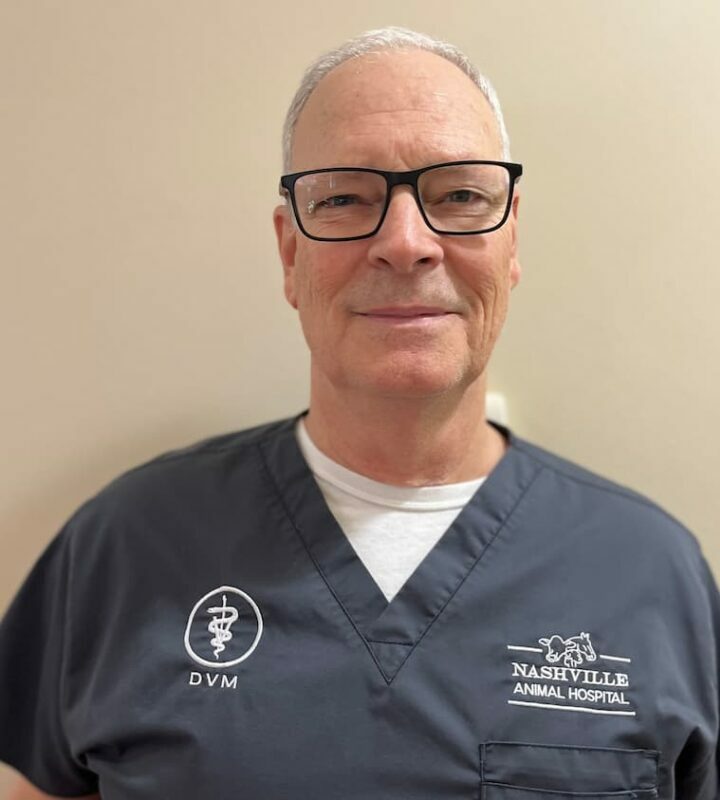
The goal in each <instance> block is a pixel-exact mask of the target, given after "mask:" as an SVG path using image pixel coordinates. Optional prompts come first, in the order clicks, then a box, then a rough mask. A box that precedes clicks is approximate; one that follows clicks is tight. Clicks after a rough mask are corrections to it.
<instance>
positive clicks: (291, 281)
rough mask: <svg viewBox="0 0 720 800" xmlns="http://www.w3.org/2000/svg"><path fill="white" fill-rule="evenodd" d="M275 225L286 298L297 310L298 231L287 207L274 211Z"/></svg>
mask: <svg viewBox="0 0 720 800" xmlns="http://www.w3.org/2000/svg"><path fill="white" fill-rule="evenodd" d="M273 225H274V226H275V236H276V237H277V244H278V252H279V254H280V260H281V261H282V265H283V274H284V276H285V280H284V289H285V297H286V299H287V301H288V303H290V305H291V306H292V307H293V308H297V292H296V290H295V253H296V251H297V229H296V228H295V225H294V223H293V220H292V217H291V212H290V209H289V208H288V206H287V205H279V206H277V207H276V208H275V210H274V211H273Z"/></svg>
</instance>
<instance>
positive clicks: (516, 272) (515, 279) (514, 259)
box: [508, 188, 522, 289]
mask: <svg viewBox="0 0 720 800" xmlns="http://www.w3.org/2000/svg"><path fill="white" fill-rule="evenodd" d="M519 203H520V192H519V191H518V190H517V188H516V189H515V194H514V195H513V201H512V208H511V209H510V219H509V220H508V222H509V223H510V225H511V231H512V232H511V236H512V239H511V247H510V288H511V289H514V288H515V287H516V286H517V284H518V283H519V281H520V275H521V273H522V268H521V267H520V262H519V261H518V254H517V220H518V205H519Z"/></svg>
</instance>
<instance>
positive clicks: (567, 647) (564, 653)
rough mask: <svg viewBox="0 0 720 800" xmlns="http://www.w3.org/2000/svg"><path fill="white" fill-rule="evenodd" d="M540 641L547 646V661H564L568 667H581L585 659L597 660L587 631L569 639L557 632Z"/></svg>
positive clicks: (551, 662) (539, 640) (552, 662)
mask: <svg viewBox="0 0 720 800" xmlns="http://www.w3.org/2000/svg"><path fill="white" fill-rule="evenodd" d="M538 642H539V643H540V644H541V645H543V646H544V647H546V648H547V652H546V653H545V661H547V662H548V663H550V664H557V662H558V661H562V662H563V664H564V665H565V666H566V667H579V666H580V665H581V664H582V663H583V661H588V662H590V661H596V660H597V656H596V655H595V651H594V650H593V646H592V642H591V641H590V635H589V634H587V633H581V634H580V635H579V636H571V637H570V638H569V639H563V638H562V636H558V635H557V634H555V635H553V636H551V637H550V638H549V639H545V638H543V639H538Z"/></svg>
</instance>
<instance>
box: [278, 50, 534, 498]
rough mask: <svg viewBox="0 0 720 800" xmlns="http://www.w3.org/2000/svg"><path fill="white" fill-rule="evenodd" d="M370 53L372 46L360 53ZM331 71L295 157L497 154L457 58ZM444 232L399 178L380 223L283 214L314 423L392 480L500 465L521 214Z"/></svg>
mask: <svg viewBox="0 0 720 800" xmlns="http://www.w3.org/2000/svg"><path fill="white" fill-rule="evenodd" d="M361 60H362V59H361ZM350 67H351V65H349V64H348V63H347V62H346V64H343V65H340V66H339V67H337V68H336V69H334V70H333V71H332V72H331V73H329V74H328V75H326V76H325V77H324V78H323V79H322V80H321V81H320V83H319V84H318V87H317V88H316V90H315V91H314V92H313V94H312V95H310V98H309V99H308V102H307V103H306V105H305V108H304V109H303V111H302V112H301V114H300V117H299V119H298V124H297V127H296V131H295V141H294V148H293V163H292V170H293V171H300V170H304V169H316V168H323V167H328V166H343V165H347V166H368V167H375V168H380V169H393V170H403V169H415V168H418V167H421V166H426V165H428V164H431V163H438V162H443V161H454V160H462V159H463V158H481V159H482V158H486V159H494V160H500V158H501V153H502V143H501V140H500V135H499V132H498V130H497V126H496V125H495V122H494V116H493V114H492V110H491V109H490V106H489V104H488V103H487V101H486V100H485V98H484V96H483V95H482V92H480V90H479V89H478V88H477V87H476V86H475V84H474V83H472V81H470V79H469V78H468V77H467V76H466V75H464V74H463V73H462V72H461V71H460V70H459V69H458V68H457V67H455V65H452V64H450V63H449V62H447V61H445V60H444V59H442V58H440V57H438V56H435V55H433V54H430V53H426V52H422V51H413V52H404V53H385V54H383V55H382V56H378V57H376V58H373V59H371V60H368V61H367V62H365V63H363V68H362V69H361V70H360V69H358V68H357V67H358V65H357V64H354V65H352V68H350ZM518 200H519V195H518V194H517V192H516V196H515V198H514V200H513V206H512V212H511V216H510V218H509V219H508V221H507V222H506V223H505V225H504V226H503V227H502V228H500V229H498V230H497V231H494V232H491V233H489V234H483V235H478V236H467V237H454V236H442V235H439V234H435V233H434V232H432V231H430V230H429V228H427V226H426V225H425V223H424V221H423V220H422V217H421V216H420V212H419V210H418V208H417V205H416V203H415V200H414V197H413V195H412V189H411V188H410V187H409V186H400V187H396V188H395V190H394V192H393V195H392V198H391V203H390V208H389V209H388V215H387V217H386V220H385V222H384V223H383V226H382V227H381V229H380V231H379V232H378V233H377V234H376V235H375V236H373V237H371V238H369V239H365V240H359V241H350V242H314V241H312V240H309V239H307V238H306V237H304V236H303V235H302V234H300V233H299V232H298V231H297V230H296V229H294V227H293V225H292V222H291V221H290V218H289V215H288V212H287V209H286V207H285V206H283V205H281V206H278V208H277V209H276V210H275V214H274V222H275V227H276V233H277V235H278V244H279V249H280V255H281V258H282V262H283V269H284V277H285V294H286V298H287V299H288V302H289V303H290V304H291V305H292V306H293V307H294V308H296V309H297V310H298V313H299V316H300V322H301V325H302V329H303V334H304V336H305V339H306V341H307V343H308V346H309V348H310V353H311V398H310V414H309V415H308V417H307V418H306V424H307V427H308V431H309V433H310V435H311V437H312V438H313V440H314V441H315V443H316V445H317V446H318V447H319V448H320V449H321V450H322V451H323V452H324V453H325V454H326V455H328V456H329V457H330V458H333V459H334V460H336V461H338V462H339V463H341V464H343V465H344V466H346V467H348V468H349V469H352V470H355V471H356V472H359V473H361V474H364V475H366V476H368V477H371V478H374V479H375V480H380V481H384V482H386V483H391V484H395V485H415V486H418V485H429V484H434V483H435V484H437V483H450V482H460V481H463V480H471V479H473V478H476V477H480V476H481V475H485V474H488V472H489V471H490V470H491V469H492V467H493V466H494V464H495V463H497V461H498V460H499V458H500V457H501V456H502V454H503V452H504V441H503V440H502V437H500V435H499V434H498V433H497V432H496V431H495V430H494V429H493V428H491V427H490V426H488V425H487V423H486V422H485V419H484V402H485V385H486V366H487V362H488V360H489V357H490V353H491V351H492V348H493V346H494V343H495V341H496V339H497V336H498V335H499V333H500V330H501V328H502V325H503V322H504V319H505V315H506V311H507V305H508V299H509V294H510V290H511V289H512V287H513V286H515V285H516V283H517V282H518V280H519V276H520V267H519V264H518V262H517V258H516V250H515V248H516V235H515V225H516V221H517V206H518ZM409 304H423V305H439V306H441V307H443V308H446V309H451V310H453V311H457V312H458V313H457V314H455V315H454V316H450V317H448V318H447V319H445V320H444V321H443V322H442V324H441V325H442V327H441V326H440V325H437V326H434V325H433V326H426V327H422V326H405V327H404V328H402V329H400V328H399V327H398V326H391V325H384V324H379V323H373V322H371V321H368V320H367V319H365V318H363V317H362V316H358V315H357V314H355V313H354V312H355V311H357V310H367V309H368V308H371V307H379V306H387V305H409Z"/></svg>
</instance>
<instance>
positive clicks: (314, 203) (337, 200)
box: [308, 194, 358, 214]
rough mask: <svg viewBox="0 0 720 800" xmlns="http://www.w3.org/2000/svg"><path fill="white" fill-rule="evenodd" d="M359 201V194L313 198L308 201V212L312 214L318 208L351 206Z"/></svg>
mask: <svg viewBox="0 0 720 800" xmlns="http://www.w3.org/2000/svg"><path fill="white" fill-rule="evenodd" d="M357 201H358V196H357V195H355V194H335V195H331V196H330V197H326V198H325V199H324V200H311V201H310V202H309V203H308V214H312V213H314V212H315V211H317V210H318V209H322V208H343V207H345V206H351V205H353V204H355V203H357Z"/></svg>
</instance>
